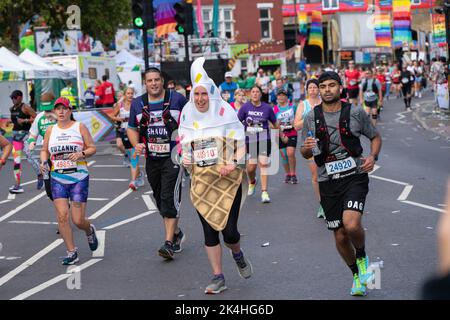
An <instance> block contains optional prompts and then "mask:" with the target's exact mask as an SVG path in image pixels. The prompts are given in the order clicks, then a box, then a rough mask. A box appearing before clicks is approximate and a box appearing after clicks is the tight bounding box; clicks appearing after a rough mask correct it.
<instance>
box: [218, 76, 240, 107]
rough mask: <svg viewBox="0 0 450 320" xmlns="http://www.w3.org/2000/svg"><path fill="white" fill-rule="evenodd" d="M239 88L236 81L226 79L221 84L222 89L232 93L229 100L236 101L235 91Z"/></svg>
mask: <svg viewBox="0 0 450 320" xmlns="http://www.w3.org/2000/svg"><path fill="white" fill-rule="evenodd" d="M237 89H239V86H238V85H237V84H236V82H231V83H227V82H226V81H225V82H223V83H222V84H221V85H220V90H221V91H222V92H223V91H228V92H229V93H230V100H229V101H228V102H234V92H235V91H236V90H237Z"/></svg>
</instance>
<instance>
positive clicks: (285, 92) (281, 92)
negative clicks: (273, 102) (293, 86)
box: [277, 88, 288, 96]
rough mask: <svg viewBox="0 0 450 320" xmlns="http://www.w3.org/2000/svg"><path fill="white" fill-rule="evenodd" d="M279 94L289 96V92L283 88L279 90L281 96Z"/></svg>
mask: <svg viewBox="0 0 450 320" xmlns="http://www.w3.org/2000/svg"><path fill="white" fill-rule="evenodd" d="M279 94H284V95H285V96H287V95H288V93H287V91H286V90H285V89H283V88H281V89H278V90H277V95H279Z"/></svg>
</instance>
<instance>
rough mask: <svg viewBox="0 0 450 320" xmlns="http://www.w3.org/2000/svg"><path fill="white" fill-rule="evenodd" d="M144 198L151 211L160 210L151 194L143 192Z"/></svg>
mask: <svg viewBox="0 0 450 320" xmlns="http://www.w3.org/2000/svg"><path fill="white" fill-rule="evenodd" d="M142 199H143V200H144V202H145V205H146V206H147V208H148V210H149V211H152V210H158V208H156V206H155V204H154V203H153V201H152V198H150V196H149V195H146V194H143V195H142Z"/></svg>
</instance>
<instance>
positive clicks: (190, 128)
mask: <svg viewBox="0 0 450 320" xmlns="http://www.w3.org/2000/svg"><path fill="white" fill-rule="evenodd" d="M204 61H205V59H204V58H199V59H197V60H195V61H194V63H193V64H192V67H191V79H192V83H193V84H194V86H193V88H192V91H191V96H190V101H189V102H188V103H187V104H186V106H185V107H184V108H183V111H182V113H181V117H180V128H179V135H180V139H181V143H182V145H183V157H184V156H188V155H189V154H190V148H192V147H193V149H194V154H195V152H196V150H198V149H197V147H196V146H203V147H202V148H206V147H205V146H206V144H207V146H208V147H211V146H212V149H214V150H215V151H214V157H213V158H214V160H213V161H212V162H210V163H207V162H203V161H197V160H196V159H195V156H194V160H195V161H196V162H195V164H194V165H193V168H192V171H191V191H190V196H191V201H192V204H193V206H194V207H195V208H196V209H197V211H198V212H199V213H200V214H201V215H202V217H203V218H204V219H205V220H206V221H207V222H208V224H209V225H210V226H211V227H212V228H213V229H214V230H216V231H221V230H223V229H224V228H225V226H226V225H227V222H228V216H229V214H230V210H231V207H232V205H233V202H234V199H235V197H236V193H237V191H238V189H239V186H240V185H241V184H242V190H243V191H242V195H243V196H242V199H241V208H242V205H243V203H244V201H245V195H246V194H247V192H244V189H246V188H247V186H246V179H244V170H243V169H242V168H240V167H237V168H236V169H235V170H233V171H232V172H231V173H230V174H229V175H227V176H224V177H222V176H220V169H221V168H222V167H224V166H226V165H227V164H229V163H233V161H232V160H233V159H234V158H235V155H234V153H235V151H236V149H237V147H238V146H242V145H243V144H244V142H245V131H244V126H243V125H242V124H241V123H240V122H239V119H238V118H237V115H236V112H235V111H234V109H233V108H232V107H231V106H230V105H229V104H228V103H227V102H225V101H224V100H222V98H221V97H220V92H219V90H218V89H217V87H216V85H215V84H214V82H213V81H212V80H211V79H210V78H209V77H208V75H207V74H206V72H205V70H204V69H203V63H204ZM198 86H202V87H204V88H205V89H206V91H207V92H208V97H209V109H208V111H206V112H203V113H202V112H199V111H198V110H197V108H196V107H195V104H194V92H195V89H196V88H197V87H198ZM209 149H211V148H209ZM203 150H205V149H203Z"/></svg>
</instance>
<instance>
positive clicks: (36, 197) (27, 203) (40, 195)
mask: <svg viewBox="0 0 450 320" xmlns="http://www.w3.org/2000/svg"><path fill="white" fill-rule="evenodd" d="M43 196H45V191H44V192H41V193H40V194H38V195H37V196H35V197H34V198H32V199H30V200H28V201H27V202H25V203H22V204H21V205H20V206H18V207H17V208H15V209H13V210H11V211H9V212H8V213H7V214H5V215H3V216H1V217H0V222H2V221H5V220H6V219H8V218H9V217H11V216H13V215H15V214H16V213H17V212H19V211H20V210H22V209H23V208H26V207H28V206H29V205H30V204H32V203H33V202H35V201H37V200H39V199H40V198H42V197H43Z"/></svg>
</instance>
